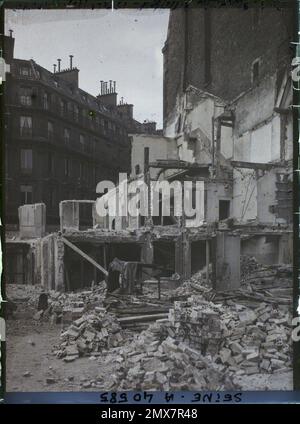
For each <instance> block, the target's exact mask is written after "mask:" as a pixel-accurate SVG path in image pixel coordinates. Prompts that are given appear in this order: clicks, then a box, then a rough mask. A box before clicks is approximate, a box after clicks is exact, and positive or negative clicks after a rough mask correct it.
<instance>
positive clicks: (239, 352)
mask: <svg viewBox="0 0 300 424" xmlns="http://www.w3.org/2000/svg"><path fill="white" fill-rule="evenodd" d="M170 321H171V322H172V323H173V325H174V329H175V336H177V337H179V338H180V339H182V340H185V341H186V342H187V343H188V344H191V345H193V346H195V347H197V348H198V349H199V350H200V351H201V352H202V354H204V355H209V356H210V357H211V359H212V361H213V362H215V363H221V364H223V365H224V367H226V368H227V371H226V373H228V374H229V375H243V374H247V375H251V374H255V373H261V372H262V373H273V372H275V371H279V370H282V369H283V370H284V369H286V368H289V367H291V366H292V363H291V355H292V344H291V340H290V328H291V327H290V324H291V314H290V312H289V310H288V308H287V307H286V306H285V305H279V306H274V305H272V304H266V303H261V304H260V303H256V305H252V307H251V308H250V307H247V306H244V305H240V304H238V303H233V302H232V305H230V306H224V305H222V304H213V303H212V302H207V301H205V300H203V299H201V298H199V296H193V297H191V298H189V300H188V302H184V303H182V302H176V303H175V305H174V310H171V311H170Z"/></svg>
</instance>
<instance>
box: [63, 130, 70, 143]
mask: <svg viewBox="0 0 300 424" xmlns="http://www.w3.org/2000/svg"><path fill="white" fill-rule="evenodd" d="M64 141H65V144H69V143H70V130H69V129H68V128H65V129H64Z"/></svg>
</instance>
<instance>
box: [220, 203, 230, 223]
mask: <svg viewBox="0 0 300 424" xmlns="http://www.w3.org/2000/svg"><path fill="white" fill-rule="evenodd" d="M229 215H230V200H219V221H222V220H223V219H227V218H229Z"/></svg>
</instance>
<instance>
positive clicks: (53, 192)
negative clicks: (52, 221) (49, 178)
mask: <svg viewBox="0 0 300 424" xmlns="http://www.w3.org/2000/svg"><path fill="white" fill-rule="evenodd" d="M49 206H50V208H51V209H53V208H55V206H56V188H55V187H50V189H49Z"/></svg>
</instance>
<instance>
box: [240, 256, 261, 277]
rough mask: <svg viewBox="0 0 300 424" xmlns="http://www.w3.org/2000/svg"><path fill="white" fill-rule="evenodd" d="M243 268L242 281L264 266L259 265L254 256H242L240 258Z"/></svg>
mask: <svg viewBox="0 0 300 424" xmlns="http://www.w3.org/2000/svg"><path fill="white" fill-rule="evenodd" d="M240 266H241V279H242V281H243V280H244V279H246V278H247V277H248V276H251V275H253V273H254V272H255V271H258V270H259V269H261V268H263V265H261V264H259V263H258V262H257V260H256V259H255V258H254V257H253V256H248V255H241V258H240Z"/></svg>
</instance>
